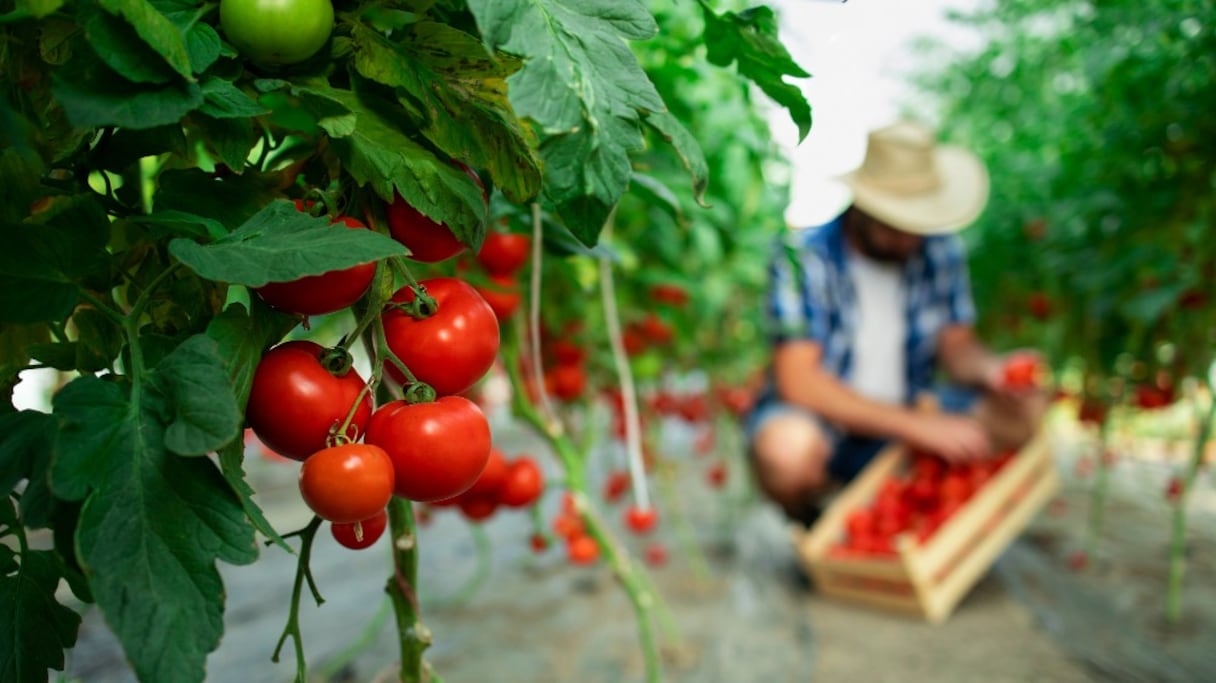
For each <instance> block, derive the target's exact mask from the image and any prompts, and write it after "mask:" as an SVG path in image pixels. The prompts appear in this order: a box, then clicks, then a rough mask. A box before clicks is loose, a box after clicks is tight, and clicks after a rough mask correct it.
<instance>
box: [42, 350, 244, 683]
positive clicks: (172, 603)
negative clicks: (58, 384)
mask: <svg viewBox="0 0 1216 683" xmlns="http://www.w3.org/2000/svg"><path fill="white" fill-rule="evenodd" d="M189 343H190V342H188V344H189ZM171 355H172V354H171ZM175 362H176V361H175ZM167 363H168V361H167ZM172 366H173V363H169V364H168V365H167V366H165V367H172ZM132 391H133V392H135V393H134V394H133V395H132V396H131V397H128V395H127V392H126V390H124V388H123V387H121V386H119V385H117V384H112V383H107V382H105V381H103V380H101V379H98V378H96V377H93V376H84V377H80V378H77V379H76V380H73V381H72V382H71V383H69V384H68V385H67V386H66V387H64V388H63V389H62V390H60V391H59V392H58V393H57V394H56V396H55V400H54V405H55V414H56V416H57V417H58V418H59V435H58V447H57V452H56V458H55V462H54V465H53V470H52V482H53V483H54V485H55V488H56V491H57V492H58V493H61V494H63V493H65V492H66V493H71V494H78V493H82V492H86V491H88V490H90V489H91V490H92V493H91V494H89V496H88V499H87V500H86V502H85V504H84V506H83V507H82V508H81V511H80V521H79V526H78V528H77V530H76V546H77V547H78V548H79V552H80V555H79V559H80V562H81V565H82V566H83V567H84V568H85V570H86V572H87V573H88V575H89V576H90V586H91V587H92V590H93V596H94V597H95V598H96V600H97V604H98V606H99V607H100V608H101V611H102V614H103V615H105V618H106V622H107V623H108V624H109V626H110V628H111V630H112V631H113V632H114V634H115V635H117V636H118V639H119V641H120V642H121V643H122V644H123V648H124V650H125V651H126V654H127V658H128V660H129V661H130V662H131V665H132V667H133V668H134V670H135V673H136V675H137V676H138V677H139V679H140V680H144V681H174V682H177V681H183V682H194V681H202V680H203V677H204V665H205V663H206V657H207V654H208V653H209V652H211V651H212V650H214V649H215V647H216V646H217V645H218V643H219V638H220V635H221V634H222V632H223V604H224V587H223V584H222V581H221V579H220V575H219V572H218V571H217V569H216V566H215V563H216V561H217V560H222V561H225V562H229V563H234V564H244V563H249V562H252V561H253V560H254V559H255V558H256V556H257V547H256V545H255V539H254V533H253V528H252V527H251V526H250V525H249V523H248V521H247V520H246V519H245V515H244V511H243V510H242V508H241V505H240V501H238V500H237V498H236V496H235V495H234V494H233V493H232V490H231V488H230V487H229V486H228V484H227V482H225V481H224V478H223V476H222V475H221V474H220V472H219V471H218V469H217V468H216V467H215V465H214V464H213V463H212V461H211V460H210V459H208V458H182V457H178V456H176V455H174V454H172V453H170V452H169V451H168V450H167V449H166V447H165V431H164V429H165V423H166V421H167V420H168V419H169V418H170V417H171V416H173V415H179V416H180V415H181V414H182V412H183V409H182V408H180V407H175V406H172V405H169V404H167V403H166V402H165V400H164V398H165V397H164V396H163V395H162V394H161V393H160V392H155V391H152V392H149V391H143V390H142V389H141V387H139V386H135V387H133V388H132ZM174 396H176V394H174ZM133 596H135V597H133Z"/></svg>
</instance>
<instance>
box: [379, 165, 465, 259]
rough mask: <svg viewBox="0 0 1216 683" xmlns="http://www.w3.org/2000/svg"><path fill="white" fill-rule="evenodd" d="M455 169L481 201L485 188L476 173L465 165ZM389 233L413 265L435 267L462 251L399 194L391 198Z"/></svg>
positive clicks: (445, 229)
mask: <svg viewBox="0 0 1216 683" xmlns="http://www.w3.org/2000/svg"><path fill="white" fill-rule="evenodd" d="M457 165H458V166H460V167H461V168H462V169H463V170H464V172H465V173H466V174H468V176H469V177H470V178H472V179H473V180H474V181H475V182H476V183H477V186H478V187H480V188H481V190H482V197H483V198H484V197H485V186H483V185H482V183H481V178H480V177H478V175H477V173H476V172H474V171H473V169H471V168H469V167H468V166H465V165H464V164H457ZM388 231H389V233H390V234H392V236H393V239H395V240H397V241H398V242H400V243H402V244H404V245H405V246H406V248H408V249H409V250H410V256H409V257H410V258H411V259H413V260H415V261H421V262H423V263H437V262H439V261H444V260H447V259H449V258H452V257H453V256H455V255H456V254H459V253H460V252H462V251H464V244H463V243H461V242H460V240H458V239H456V236H455V235H453V234H452V231H451V230H449V229H448V226H446V225H444V224H443V223H436V222H435V221H433V220H431V219H430V218H427V217H426V216H425V215H423V214H422V212H420V211H418V210H417V209H415V208H414V207H412V206H410V205H409V204H408V203H406V201H405V200H404V199H402V197H401V195H398V194H394V195H393V203H392V204H389V205H388Z"/></svg>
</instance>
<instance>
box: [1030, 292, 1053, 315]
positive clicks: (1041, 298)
mask: <svg viewBox="0 0 1216 683" xmlns="http://www.w3.org/2000/svg"><path fill="white" fill-rule="evenodd" d="M1027 307H1028V308H1029V309H1030V315H1031V316H1032V317H1034V318H1037V319H1039V320H1046V319H1047V318H1049V317H1051V298H1050V297H1048V296H1047V295H1046V294H1044V293H1043V292H1032V293H1031V294H1030V299H1029V300H1028V301H1027Z"/></svg>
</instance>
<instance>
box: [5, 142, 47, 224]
mask: <svg viewBox="0 0 1216 683" xmlns="http://www.w3.org/2000/svg"><path fill="white" fill-rule="evenodd" d="M41 177H42V162H41V161H40V160H39V159H38V157H37V156H34V155H25V154H20V153H18V152H17V150H15V149H12V148H11V147H10V148H7V149H2V150H0V220H3V222H5V223H19V222H21V220H22V219H24V218H25V217H26V215H27V214H29V210H30V204H32V203H33V202H34V200H35V199H38V195H39V193H40V188H39V187H38V179H39V178H41Z"/></svg>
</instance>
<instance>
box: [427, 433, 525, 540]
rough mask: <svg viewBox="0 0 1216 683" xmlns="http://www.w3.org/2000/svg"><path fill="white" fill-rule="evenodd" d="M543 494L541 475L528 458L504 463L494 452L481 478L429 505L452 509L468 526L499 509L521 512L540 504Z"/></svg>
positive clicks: (503, 456) (521, 457)
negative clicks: (454, 493) (466, 487)
mask: <svg viewBox="0 0 1216 683" xmlns="http://www.w3.org/2000/svg"><path fill="white" fill-rule="evenodd" d="M544 491H545V475H544V472H543V471H541V469H540V466H539V465H537V464H536V460H534V459H533V458H532V456H530V455H520V456H517V457H516V458H514V459H512V460H507V458H506V456H505V455H503V452H502V451H500V450H498V449H497V448H491V449H490V457H489V460H488V461H487V462H486V466H485V469H484V470H482V472H481V476H479V477H478V478H477V480H476V481H474V482H473V485H472V486H470V487H469V488H468V489H466V490H465V491H463V492H462V493H460V494H458V495H456V496H452V497H450V498H445V499H442V500H437V501H434V502H433V503H431V504H432V505H434V506H436V507H449V506H455V507H458V508H460V512H461V514H463V515H464V516H465V518H466V519H468V520H469V521H472V522H482V521H485V520H487V519H489V518H490V517H492V516H493V515H494V513H495V512H497V511H498V510H499V508H501V507H509V508H523V507H527V506H529V505H532V504H534V503H535V502H536V501H538V500H540V497H541V494H543V493H544Z"/></svg>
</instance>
